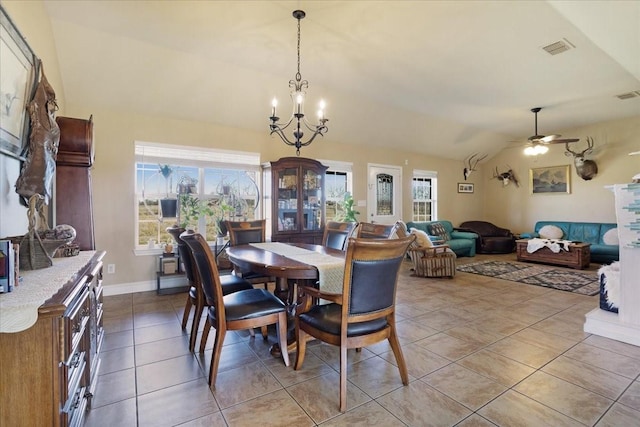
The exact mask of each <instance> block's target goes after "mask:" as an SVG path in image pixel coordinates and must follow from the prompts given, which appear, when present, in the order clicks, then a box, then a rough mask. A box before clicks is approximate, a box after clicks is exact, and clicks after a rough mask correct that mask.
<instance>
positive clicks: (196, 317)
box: [189, 304, 204, 353]
mask: <svg viewBox="0 0 640 427" xmlns="http://www.w3.org/2000/svg"><path fill="white" fill-rule="evenodd" d="M203 311H204V305H203V304H196V309H195V312H194V313H193V321H192V323H191V336H190V337H189V351H190V352H192V353H193V352H194V350H195V348H196V339H197V337H198V328H199V326H200V319H201V318H202V312H203Z"/></svg>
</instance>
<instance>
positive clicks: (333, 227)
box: [322, 221, 358, 251]
mask: <svg viewBox="0 0 640 427" xmlns="http://www.w3.org/2000/svg"><path fill="white" fill-rule="evenodd" d="M357 225H358V223H357V222H338V221H327V223H326V224H325V225H324V233H323V234H322V246H325V247H327V248H333V249H339V250H341V251H344V249H345V246H346V242H347V239H348V238H349V237H350V236H351V233H353V230H354V229H355V228H356V226H357Z"/></svg>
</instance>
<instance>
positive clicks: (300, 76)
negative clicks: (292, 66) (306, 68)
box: [296, 18, 302, 82]
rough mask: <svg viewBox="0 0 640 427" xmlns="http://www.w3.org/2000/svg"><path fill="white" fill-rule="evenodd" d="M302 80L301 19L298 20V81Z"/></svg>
mask: <svg viewBox="0 0 640 427" xmlns="http://www.w3.org/2000/svg"><path fill="white" fill-rule="evenodd" d="M301 79H302V74H300V18H298V72H297V73H296V81H298V82H299V81H300V80H301Z"/></svg>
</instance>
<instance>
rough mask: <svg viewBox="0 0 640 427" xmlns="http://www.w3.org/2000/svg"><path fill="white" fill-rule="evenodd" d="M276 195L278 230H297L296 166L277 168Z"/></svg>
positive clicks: (298, 225)
mask: <svg viewBox="0 0 640 427" xmlns="http://www.w3.org/2000/svg"><path fill="white" fill-rule="evenodd" d="M277 174H278V192H277V194H276V195H275V196H276V197H277V200H276V203H277V212H278V215H277V221H278V231H297V230H299V229H300V224H298V168H286V169H282V170H279V171H278V172H277Z"/></svg>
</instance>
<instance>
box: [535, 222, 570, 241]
mask: <svg viewBox="0 0 640 427" xmlns="http://www.w3.org/2000/svg"><path fill="white" fill-rule="evenodd" d="M538 234H539V235H540V237H541V238H543V239H562V235H563V234H564V233H563V231H562V229H561V228H560V227H556V226H555V225H545V226H544V227H542V228H541V229H540V231H538Z"/></svg>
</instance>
